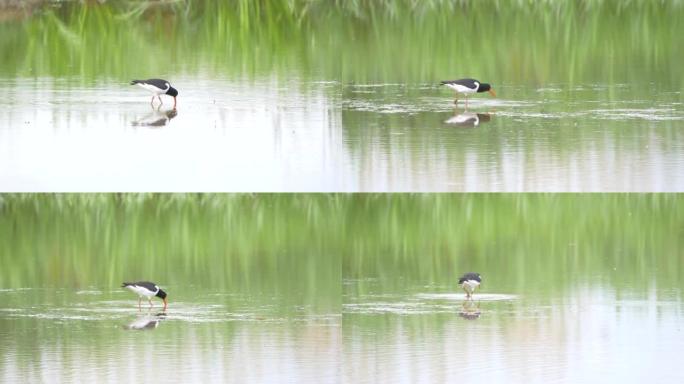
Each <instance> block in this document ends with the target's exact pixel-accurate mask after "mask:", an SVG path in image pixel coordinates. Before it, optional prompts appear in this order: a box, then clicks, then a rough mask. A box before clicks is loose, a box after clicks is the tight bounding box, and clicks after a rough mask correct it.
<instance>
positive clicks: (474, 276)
mask: <svg viewBox="0 0 684 384" xmlns="http://www.w3.org/2000/svg"><path fill="white" fill-rule="evenodd" d="M481 282H482V277H481V276H480V274H479V273H475V272H468V273H466V274H465V275H463V276H461V278H460V279H458V284H459V285H460V286H461V287H462V288H463V290H464V291H465V293H466V299H471V300H472V298H473V292H475V288H477V287H479V286H480V283H481Z"/></svg>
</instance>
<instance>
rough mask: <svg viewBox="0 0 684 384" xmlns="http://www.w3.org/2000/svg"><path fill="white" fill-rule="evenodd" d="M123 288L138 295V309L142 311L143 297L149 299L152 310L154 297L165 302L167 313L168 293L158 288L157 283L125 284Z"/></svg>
mask: <svg viewBox="0 0 684 384" xmlns="http://www.w3.org/2000/svg"><path fill="white" fill-rule="evenodd" d="M121 288H128V289H130V290H131V291H132V292H133V293H136V294H138V309H141V306H140V303H141V302H142V299H143V296H145V297H147V301H149V302H150V308H152V297H154V296H157V297H158V298H160V299H162V300H163V301H164V309H163V311H164V312H166V306H167V304H168V302H167V301H166V292H164V291H163V290H162V289H161V288H159V287H158V286H157V284H155V283H150V282H149V281H138V282H137V283H123V284H122V285H121Z"/></svg>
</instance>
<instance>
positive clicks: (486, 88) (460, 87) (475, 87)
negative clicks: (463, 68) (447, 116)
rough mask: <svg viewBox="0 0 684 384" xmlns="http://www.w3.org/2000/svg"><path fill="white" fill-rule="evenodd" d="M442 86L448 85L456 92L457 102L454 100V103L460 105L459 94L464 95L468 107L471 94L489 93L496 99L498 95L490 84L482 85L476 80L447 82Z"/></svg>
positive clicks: (443, 82)
mask: <svg viewBox="0 0 684 384" xmlns="http://www.w3.org/2000/svg"><path fill="white" fill-rule="evenodd" d="M442 85H446V86H447V87H449V88H451V89H453V90H454V91H456V100H454V103H458V94H459V93H462V94H464V95H465V99H466V107H467V106H468V95H469V94H471V93H480V92H489V94H490V95H492V96H494V97H496V93H495V92H494V90H493V89H492V86H491V85H490V84H487V83H481V82H480V81H479V80H475V79H458V80H445V81H442Z"/></svg>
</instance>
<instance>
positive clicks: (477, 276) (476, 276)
mask: <svg viewBox="0 0 684 384" xmlns="http://www.w3.org/2000/svg"><path fill="white" fill-rule="evenodd" d="M468 280H475V281H478V282H480V281H482V279H481V278H480V274H479V273H473V272H469V273H466V274H465V275H463V276H461V278H460V279H458V283H459V284H463V282H464V281H468Z"/></svg>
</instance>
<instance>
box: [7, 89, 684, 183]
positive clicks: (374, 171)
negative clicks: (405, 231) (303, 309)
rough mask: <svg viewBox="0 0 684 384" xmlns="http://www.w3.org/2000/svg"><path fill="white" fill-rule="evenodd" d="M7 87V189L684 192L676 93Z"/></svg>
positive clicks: (683, 109)
mask: <svg viewBox="0 0 684 384" xmlns="http://www.w3.org/2000/svg"><path fill="white" fill-rule="evenodd" d="M173 83H174V85H175V86H176V87H177V88H178V89H179V90H180V92H181V93H180V96H179V98H178V107H177V109H176V110H172V109H171V105H172V104H171V99H170V98H167V99H165V105H163V106H161V107H160V108H152V107H151V106H150V104H149V98H148V95H147V94H146V93H145V91H144V90H141V89H138V88H137V87H133V86H128V85H126V84H125V81H121V82H118V83H113V82H103V83H101V84H98V85H94V86H86V85H74V83H73V82H72V81H68V80H60V79H55V78H42V79H37V80H33V79H16V80H12V81H3V82H2V83H0V92H2V93H3V94H4V95H5V97H4V98H3V99H2V100H1V101H0V121H1V122H2V124H1V125H0V164H2V165H0V185H1V186H2V189H3V190H4V191H27V190H29V191H86V192H87V191H113V190H116V191H238V192H239V191H245V192H264V191H267V192H287V191H388V192H393V191H511V192H521V191H681V190H684V176H683V175H682V173H681V172H679V170H680V169H682V167H683V166H684V137H683V135H684V131H682V130H681V127H682V124H683V123H684V103H682V102H680V101H678V100H680V98H681V96H680V93H679V92H673V91H670V92H661V90H659V89H654V88H649V89H648V90H647V91H646V92H642V91H641V90H639V89H638V87H637V86H631V85H627V84H619V85H608V84H587V85H585V86H568V85H564V84H554V85H547V86H545V87H534V86H527V85H506V84H504V85H500V86H498V87H497V91H498V95H499V97H498V98H495V99H494V98H490V97H489V95H486V96H476V97H473V98H472V100H470V101H469V103H468V108H467V109H466V108H465V104H464V103H463V101H461V104H459V105H458V106H456V107H455V106H454V104H453V101H452V98H453V95H452V94H451V92H450V91H449V90H447V89H441V88H439V87H438V86H436V85H434V84H416V85H410V84H344V83H340V82H336V81H310V80H302V79H298V78H296V77H295V78H292V79H290V80H288V81H282V80H277V79H276V78H262V79H255V80H246V79H217V78H212V77H208V76H207V77H199V78H188V77H185V78H182V77H181V78H176V79H174V81H173Z"/></svg>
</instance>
